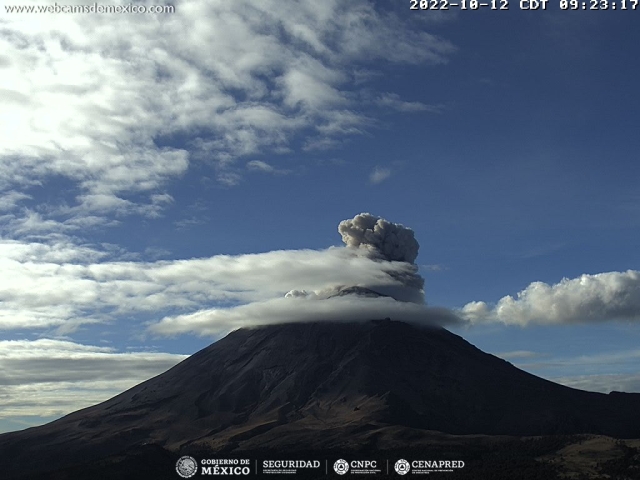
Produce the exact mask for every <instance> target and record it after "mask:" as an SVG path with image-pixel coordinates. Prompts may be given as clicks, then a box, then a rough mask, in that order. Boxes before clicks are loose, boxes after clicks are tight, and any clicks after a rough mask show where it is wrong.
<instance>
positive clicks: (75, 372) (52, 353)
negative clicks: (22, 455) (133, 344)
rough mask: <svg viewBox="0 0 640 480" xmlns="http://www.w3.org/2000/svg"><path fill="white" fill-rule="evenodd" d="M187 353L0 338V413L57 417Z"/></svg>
mask: <svg viewBox="0 0 640 480" xmlns="http://www.w3.org/2000/svg"><path fill="white" fill-rule="evenodd" d="M185 358H187V356H186V355H177V354H169V353H153V352H131V353H118V352H116V351H114V350H113V349H111V348H106V347H97V346H93V345H82V344H78V343H74V342H69V341H61V340H51V339H40V340H33V341H30V340H2V341H0V418H11V417H16V416H31V415H37V416H42V417H45V416H54V415H55V416H61V415H65V414H67V413H70V412H72V411H75V410H78V409H80V408H84V407H88V406H90V405H93V404H96V403H99V402H102V401H104V400H107V399H108V398H110V397H112V396H114V395H117V394H118V393H121V392H122V391H124V390H126V389H128V388H131V387H133V386H134V385H136V384H138V383H140V382H142V381H144V380H147V379H149V378H151V377H153V376H155V375H158V374H160V373H162V372H164V371H166V370H167V369H169V368H171V367H172V366H174V365H175V364H177V363H178V362H180V361H182V360H184V359H185Z"/></svg>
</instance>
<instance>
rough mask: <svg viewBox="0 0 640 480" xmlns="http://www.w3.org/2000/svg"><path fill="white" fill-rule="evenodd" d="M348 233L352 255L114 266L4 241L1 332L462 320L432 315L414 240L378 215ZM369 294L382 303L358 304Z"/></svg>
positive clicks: (66, 251) (354, 223) (81, 251)
mask: <svg viewBox="0 0 640 480" xmlns="http://www.w3.org/2000/svg"><path fill="white" fill-rule="evenodd" d="M339 231H340V233H341V235H342V238H343V240H344V242H345V243H346V246H345V247H330V248H328V249H324V250H280V251H272V252H266V253H260V254H249V255H235V256H229V255H216V256H213V257H210V258H195V259H185V260H171V261H155V262H142V261H110V260H108V257H109V254H108V253H107V252H104V251H98V250H95V249H93V248H91V247H90V246H85V247H81V246H76V245H73V244H70V243H64V242H60V243H57V244H53V245H43V244H39V243H24V242H18V241H0V268H1V269H2V271H3V272H4V275H2V277H0V330H25V329H40V330H43V329H45V330H46V329H48V330H49V331H55V332H56V333H57V334H68V333H70V332H73V331H75V330H76V329H78V328H79V327H80V326H82V325H86V324H101V323H105V324H106V323H114V322H118V321H121V320H122V319H124V318H126V319H127V321H128V322H129V323H132V322H134V323H135V320H136V318H142V317H144V316H146V317H147V318H148V317H149V316H152V315H158V316H160V315H161V316H162V320H160V321H159V323H158V324H157V325H151V326H150V327H149V328H150V331H151V332H153V333H156V334H166V335H171V334H177V333H185V332H192V333H197V334H203V335H204V334H207V335H208V334H214V333H215V334H222V333H225V332H227V331H229V330H230V329H233V328H237V327H240V326H244V325H252V324H256V323H279V322H282V321H307V320H312V319H315V320H322V319H335V318H337V317H341V318H343V319H345V320H348V319H364V318H384V317H393V318H398V319H402V318H405V317H406V319H407V320H416V321H417V320H418V317H419V316H420V315H421V313H422V314H424V315H425V321H426V322H431V323H441V322H442V321H445V322H448V321H452V320H453V318H454V315H453V314H451V315H449V316H447V315H444V313H443V312H440V311H435V310H430V309H428V308H427V307H425V306H424V305H423V304H424V291H423V285H424V280H423V279H422V277H421V276H420V275H419V274H418V267H417V266H416V265H415V264H414V263H412V262H413V261H414V260H415V258H416V256H417V253H418V243H417V241H416V240H415V238H414V234H413V231H411V230H410V229H408V228H406V227H403V226H402V225H399V224H394V223H391V222H388V221H386V220H384V219H381V218H379V217H375V216H373V215H370V214H360V215H357V216H356V217H355V218H354V219H351V220H348V221H345V222H342V223H341V224H340V226H339ZM354 287H355V288H356V290H349V289H353V288H354ZM358 289H360V290H358ZM366 290H370V291H372V292H373V293H374V295H375V297H376V298H369V297H366V296H363V295H358V294H357V293H362V292H364V291H366ZM287 294H289V295H287ZM285 296H286V297H285ZM320 300H322V301H320ZM350 302H352V304H350ZM407 302H409V303H407ZM427 317H428V318H427ZM205 319H208V322H209V323H210V324H208V325H206V324H205V323H206V322H205ZM140 321H141V320H140Z"/></svg>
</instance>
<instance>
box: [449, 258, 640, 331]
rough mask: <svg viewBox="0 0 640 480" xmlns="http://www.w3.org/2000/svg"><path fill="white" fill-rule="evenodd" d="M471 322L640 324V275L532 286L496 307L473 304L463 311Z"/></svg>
mask: <svg viewBox="0 0 640 480" xmlns="http://www.w3.org/2000/svg"><path fill="white" fill-rule="evenodd" d="M460 315H461V316H462V317H463V318H466V319H467V320H468V321H470V322H487V321H489V322H492V321H493V322H501V323H504V324H507V325H527V324H532V323H533V324H578V323H596V322H606V321H612V320H629V321H637V320H640V272H638V271H636V270H628V271H626V272H607V273H598V274H595V275H587V274H585V275H581V276H580V277H578V278H573V279H567V278H564V279H562V280H561V281H560V282H559V283H556V284H554V285H549V284H547V283H544V282H534V283H531V284H530V285H529V286H528V287H527V288H525V289H524V290H522V291H521V292H519V293H518V294H517V295H516V297H515V298H514V297H512V296H510V295H508V296H505V297H503V298H501V299H500V300H499V301H498V303H497V304H496V305H494V306H491V305H488V304H487V303H485V302H470V303H468V304H466V305H465V306H464V307H463V308H462V309H461V311H460Z"/></svg>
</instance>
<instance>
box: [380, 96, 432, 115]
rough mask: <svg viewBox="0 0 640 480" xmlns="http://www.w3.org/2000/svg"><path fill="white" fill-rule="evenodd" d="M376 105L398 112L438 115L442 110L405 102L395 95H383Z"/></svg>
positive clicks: (420, 103) (424, 104) (423, 104)
mask: <svg viewBox="0 0 640 480" xmlns="http://www.w3.org/2000/svg"><path fill="white" fill-rule="evenodd" d="M376 103H377V104H378V105H380V106H381V107H384V108H390V109H392V110H397V111H398V112H404V113H411V112H431V113H440V112H442V110H443V107H442V106H441V105H427V104H426V103H422V102H407V101H405V100H402V99H401V98H400V95H398V94H397V93H383V94H382V95H380V96H379V97H378V98H377V99H376Z"/></svg>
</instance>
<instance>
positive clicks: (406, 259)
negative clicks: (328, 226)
mask: <svg viewBox="0 0 640 480" xmlns="http://www.w3.org/2000/svg"><path fill="white" fill-rule="evenodd" d="M338 232H339V233H340V235H342V241H343V242H344V243H345V245H346V246H347V247H348V248H353V249H357V251H358V253H364V254H365V255H366V256H367V257H369V258H371V259H372V260H378V261H383V262H390V263H389V266H390V267H392V268H383V271H384V272H385V273H386V274H387V275H389V277H390V278H391V279H393V280H394V281H395V284H394V285H387V284H384V285H381V284H371V285H359V286H360V287H365V288H367V289H368V290H371V291H374V292H376V293H379V294H380V295H383V296H389V297H392V298H394V299H396V300H399V301H403V302H412V303H424V290H423V288H424V278H422V276H421V275H420V274H419V273H418V267H417V266H416V264H415V260H416V258H417V256H418V250H419V248H420V244H418V241H417V240H416V238H415V235H414V233H413V230H411V229H410V228H407V227H405V226H404V225H401V224H399V223H393V222H389V221H388V220H385V219H384V218H381V217H377V216H375V215H372V214H370V213H361V214H359V215H356V216H355V217H353V218H352V219H349V220H343V221H342V222H340V224H339V225H338ZM350 287H352V286H348V288H350Z"/></svg>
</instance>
